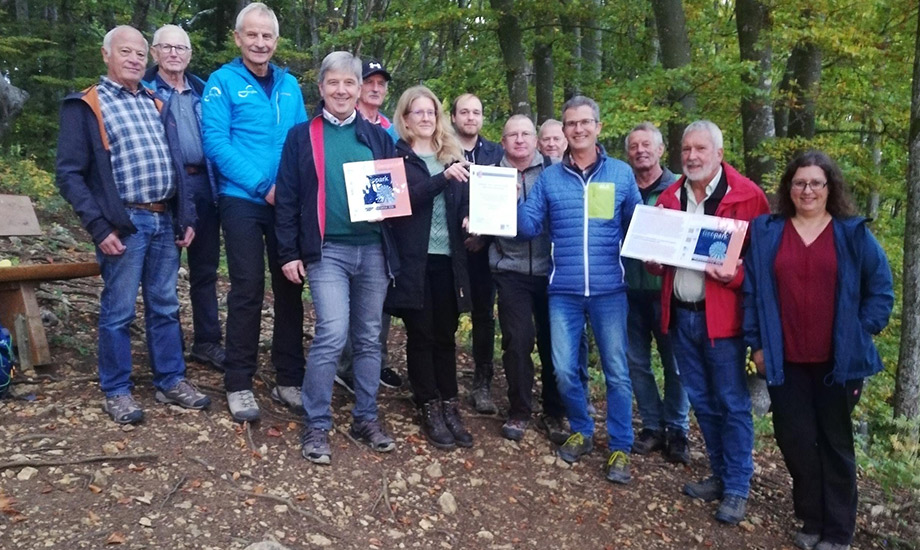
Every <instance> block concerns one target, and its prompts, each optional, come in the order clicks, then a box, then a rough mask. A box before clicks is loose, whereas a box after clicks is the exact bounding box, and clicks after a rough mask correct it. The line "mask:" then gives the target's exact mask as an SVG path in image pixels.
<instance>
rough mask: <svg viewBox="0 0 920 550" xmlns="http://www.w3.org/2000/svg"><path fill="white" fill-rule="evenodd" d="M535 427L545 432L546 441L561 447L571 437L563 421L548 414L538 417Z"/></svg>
mask: <svg viewBox="0 0 920 550" xmlns="http://www.w3.org/2000/svg"><path fill="white" fill-rule="evenodd" d="M537 426H538V427H539V428H540V429H541V430H543V431H544V432H546V437H547V439H549V440H550V441H551V442H553V443H555V444H556V445H562V444H563V443H565V440H566V439H568V438H569V435H571V434H569V430H567V429H566V427H565V420H563V419H562V418H557V417H555V416H550V415H548V414H544V415H540V420H539V422H538V423H537Z"/></svg>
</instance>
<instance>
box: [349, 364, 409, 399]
mask: <svg viewBox="0 0 920 550" xmlns="http://www.w3.org/2000/svg"><path fill="white" fill-rule="evenodd" d="M402 383H403V379H402V377H401V376H400V375H399V374H397V373H396V371H395V370H393V369H391V368H390V367H383V368H382V369H380V385H382V386H386V387H388V388H393V389H395V388H398V387H400V386H402ZM351 393H354V392H351Z"/></svg>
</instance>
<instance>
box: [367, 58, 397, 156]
mask: <svg viewBox="0 0 920 550" xmlns="http://www.w3.org/2000/svg"><path fill="white" fill-rule="evenodd" d="M361 77H362V78H363V79H364V83H363V84H362V85H361V96H360V97H359V98H358V112H359V113H361V115H362V116H364V118H366V119H367V120H368V121H370V122H373V123H374V124H379V125H380V127H381V128H383V129H384V130H386V131H387V133H388V134H390V136H391V137H392V138H393V141H396V140H397V139H399V136H398V135H397V134H396V127H395V126H393V123H391V122H390V119H388V118H387V117H386V116H384V115H383V113H381V112H380V107H381V106H383V102H384V100H385V99H386V98H387V86H389V84H390V81H391V80H393V78H392V77H391V76H390V73H388V72H387V70H386V68H385V67H384V66H383V63H381V62H379V61H377V60H376V59H368V60H367V61H365V62H364V66H363V67H362V70H361Z"/></svg>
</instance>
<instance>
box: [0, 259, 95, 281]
mask: <svg viewBox="0 0 920 550" xmlns="http://www.w3.org/2000/svg"><path fill="white" fill-rule="evenodd" d="M94 275H99V264H97V263H96V262H80V263H68V264H30V265H17V266H13V267H0V283H2V282H16V281H55V280H61V279H77V278H79V277H92V276H94Z"/></svg>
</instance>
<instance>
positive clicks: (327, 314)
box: [275, 52, 396, 464]
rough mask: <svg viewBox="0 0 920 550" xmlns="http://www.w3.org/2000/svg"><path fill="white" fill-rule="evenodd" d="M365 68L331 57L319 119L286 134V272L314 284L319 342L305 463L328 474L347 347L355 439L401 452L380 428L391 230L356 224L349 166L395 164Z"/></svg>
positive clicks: (307, 387) (324, 70)
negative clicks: (370, 110)
mask: <svg viewBox="0 0 920 550" xmlns="http://www.w3.org/2000/svg"><path fill="white" fill-rule="evenodd" d="M360 88H361V62H360V60H358V59H357V58H356V57H354V56H353V55H352V54H350V53H348V52H333V53H331V54H329V55H327V56H326V58H325V59H323V63H322V65H321V66H320V71H319V91H320V95H321V96H322V98H323V106H322V110H321V114H319V115H317V116H316V117H314V118H313V120H311V121H310V122H305V123H302V124H298V125H297V126H295V127H293V128H292V129H291V131H290V132H289V133H288V137H287V140H286V141H285V143H284V149H283V151H282V154H281V166H280V168H279V171H278V178H277V183H276V185H277V187H276V190H275V196H276V198H277V200H276V203H275V215H276V221H275V231H276V235H277V237H278V258H279V262H280V264H281V270H282V272H283V273H284V276H285V277H287V279H288V280H289V281H291V282H292V283H296V284H302V283H303V280H304V277H306V278H308V279H309V281H310V292H311V295H312V297H313V309H314V311H315V312H316V335H315V337H314V338H313V343H312V345H311V346H310V352H309V354H308V356H307V367H306V373H305V375H304V380H303V395H302V400H303V406H304V409H305V411H306V419H305V420H306V422H305V424H306V426H305V429H304V434H303V440H302V443H303V448H302V454H303V457H304V458H306V459H307V460H309V461H311V462H314V463H317V464H329V463H330V461H331V457H332V450H331V446H330V444H329V430H331V429H332V409H331V402H332V385H333V379H334V378H335V370H336V364H337V363H338V359H339V357H340V356H341V355H342V349H343V348H344V347H345V341H346V339H347V338H349V337H350V339H351V344H352V357H353V365H354V366H353V370H354V388H355V407H354V409H352V416H353V417H354V422H353V424H352V426H351V429H350V431H349V435H350V436H351V437H352V438H354V439H357V440H360V441H362V442H364V443H366V444H367V445H369V446H370V447H371V449H373V450H374V451H377V452H389V451H392V450H393V449H394V448H396V445H395V443H394V442H393V439H392V438H391V437H390V436H389V435H387V433H386V431H385V430H384V428H383V426H382V425H381V424H380V422H379V421H378V419H377V389H378V386H379V384H380V344H379V343H378V341H377V338H378V335H379V334H380V325H381V316H382V314H383V301H384V299H385V298H386V294H387V287H388V285H389V283H390V281H392V280H393V278H394V269H395V266H394V261H395V257H396V254H395V250H394V249H393V247H392V243H391V237H390V234H389V226H388V225H387V224H386V223H372V222H352V221H351V217H350V214H349V207H348V190H347V186H346V185H347V182H346V180H345V173H344V170H343V168H342V165H343V164H345V163H349V162H362V161H370V160H375V159H384V158H391V157H394V156H395V150H394V148H393V140H392V139H391V138H390V136H389V135H387V133H386V131H385V130H383V129H382V128H380V126H378V125H376V124H373V123H371V122H369V121H368V120H367V119H365V118H364V117H362V116H361V115H360V114H358V111H357V110H356V109H355V103H356V102H357V99H358V93H359V91H360Z"/></svg>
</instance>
